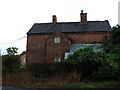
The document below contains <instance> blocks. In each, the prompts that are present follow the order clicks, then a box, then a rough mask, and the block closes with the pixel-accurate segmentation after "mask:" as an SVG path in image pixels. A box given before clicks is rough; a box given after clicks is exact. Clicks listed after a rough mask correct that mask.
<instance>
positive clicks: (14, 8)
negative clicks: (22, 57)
mask: <svg viewBox="0 0 120 90" xmlns="http://www.w3.org/2000/svg"><path fill="white" fill-rule="evenodd" d="M119 1H120V0H0V49H1V50H2V54H4V53H6V52H5V49H6V48H8V47H12V46H14V47H17V48H19V50H18V52H19V53H21V52H22V51H25V50H26V37H24V36H27V35H26V33H27V32H28V30H29V29H30V28H31V27H32V25H33V24H34V23H48V22H51V21H52V15H56V16H57V21H58V22H77V21H80V12H81V10H84V12H85V13H87V15H88V16H87V20H88V21H97V20H100V21H104V20H108V21H109V23H110V25H111V27H113V26H116V25H117V24H118V2H119ZM22 37H23V38H22ZM21 38H22V39H21ZM18 39H19V40H18ZM14 41H15V42H14Z"/></svg>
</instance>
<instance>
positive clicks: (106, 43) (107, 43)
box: [102, 25, 120, 62]
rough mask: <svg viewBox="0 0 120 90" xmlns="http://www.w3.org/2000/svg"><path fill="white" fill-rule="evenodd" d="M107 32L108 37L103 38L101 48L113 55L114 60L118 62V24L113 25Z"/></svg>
mask: <svg viewBox="0 0 120 90" xmlns="http://www.w3.org/2000/svg"><path fill="white" fill-rule="evenodd" d="M109 33H110V36H109V38H108V39H105V40H103V43H102V44H103V49H104V51H105V52H106V53H108V54H111V56H113V57H112V58H113V59H114V61H117V62H120V26H119V25H116V26H114V27H113V28H112V29H111V30H110V31H109Z"/></svg>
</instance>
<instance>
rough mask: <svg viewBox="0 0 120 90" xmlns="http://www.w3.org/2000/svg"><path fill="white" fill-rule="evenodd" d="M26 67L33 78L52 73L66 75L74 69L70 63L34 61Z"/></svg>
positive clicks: (50, 75) (51, 74) (48, 75)
mask: <svg viewBox="0 0 120 90" xmlns="http://www.w3.org/2000/svg"><path fill="white" fill-rule="evenodd" d="M28 69H29V70H30V72H31V73H32V75H33V76H34V77H35V78H40V77H52V76H53V75H61V74H62V75H67V74H69V73H71V72H73V71H74V67H73V64H71V63H63V62H59V63H34V64H31V65H29V66H28Z"/></svg>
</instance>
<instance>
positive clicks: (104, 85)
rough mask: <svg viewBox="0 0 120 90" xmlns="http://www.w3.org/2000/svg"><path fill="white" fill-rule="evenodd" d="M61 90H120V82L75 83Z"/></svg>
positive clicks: (64, 86)
mask: <svg viewBox="0 0 120 90" xmlns="http://www.w3.org/2000/svg"><path fill="white" fill-rule="evenodd" d="M59 88H120V81H106V82H89V83H84V82H83V83H73V84H66V85H63V86H60V87H59Z"/></svg>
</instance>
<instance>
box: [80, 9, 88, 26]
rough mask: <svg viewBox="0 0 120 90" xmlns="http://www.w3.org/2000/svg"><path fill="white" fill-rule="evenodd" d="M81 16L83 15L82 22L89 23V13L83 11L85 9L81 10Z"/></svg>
mask: <svg viewBox="0 0 120 90" xmlns="http://www.w3.org/2000/svg"><path fill="white" fill-rule="evenodd" d="M80 17H81V22H80V23H81V24H87V13H83V10H81V13H80Z"/></svg>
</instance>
